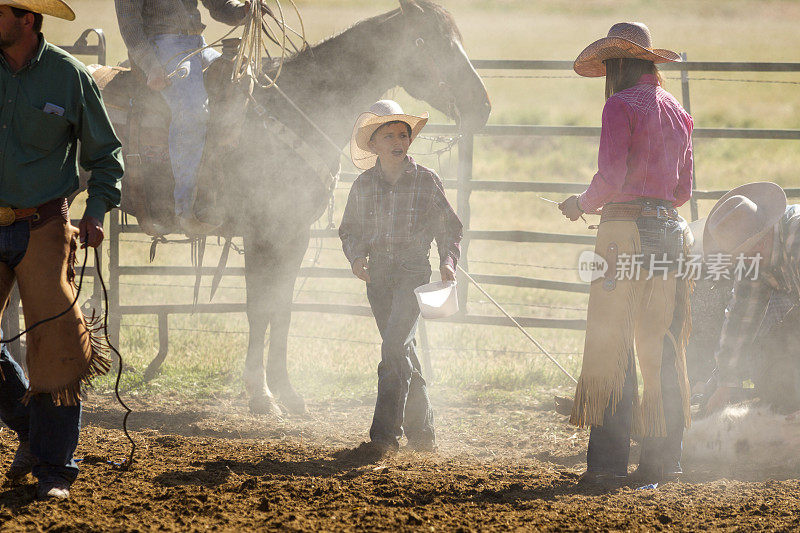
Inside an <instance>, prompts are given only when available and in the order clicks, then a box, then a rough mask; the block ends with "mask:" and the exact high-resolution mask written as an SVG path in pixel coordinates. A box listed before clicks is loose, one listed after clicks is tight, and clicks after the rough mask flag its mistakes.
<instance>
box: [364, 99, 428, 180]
mask: <svg viewBox="0 0 800 533" xmlns="http://www.w3.org/2000/svg"><path fill="white" fill-rule="evenodd" d="M394 121H400V122H405V123H406V124H408V125H409V126H410V127H411V141H412V142H413V141H414V139H415V138H416V136H417V135H419V132H420V131H422V128H423V127H424V126H425V124H426V123H427V122H428V113H423V114H422V115H421V116H415V115H406V114H405V113H404V112H403V108H402V107H400V104H398V103H397V102H395V101H394V100H379V101H377V102H375V103H374V104H372V106H370V108H369V111H367V112H365V113H361V114H360V115H359V116H358V118H357V119H356V125H355V126H354V127H353V136H352V137H351V138H350V158H351V159H352V160H353V164H354V165H355V166H357V167H358V168H360V169H361V170H367V169H370V168H372V167H374V166H375V163H376V162H377V161H378V156H377V154H375V152H373V151H372V150H370V148H369V140H370V138H371V137H372V134H373V133H375V131H376V130H377V129H378V128H380V127H381V126H383V125H384V124H387V123H389V122H394Z"/></svg>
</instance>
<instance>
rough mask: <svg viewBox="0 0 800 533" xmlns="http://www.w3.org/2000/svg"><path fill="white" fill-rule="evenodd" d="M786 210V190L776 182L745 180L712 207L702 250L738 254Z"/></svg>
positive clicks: (769, 227)
mask: <svg viewBox="0 0 800 533" xmlns="http://www.w3.org/2000/svg"><path fill="white" fill-rule="evenodd" d="M785 211H786V193H785V192H784V190H783V189H781V187H780V186H779V185H777V184H775V183H770V182H768V181H760V182H756V183H748V184H746V185H742V186H741V187H736V188H735V189H733V190H731V191H729V192H728V193H727V194H725V196H723V197H722V198H720V199H719V201H718V202H717V203H716V204H715V205H714V207H713V208H712V209H711V212H710V213H709V214H708V219H707V221H706V227H705V230H704V231H703V250H704V251H705V253H706V255H708V254H715V253H725V254H732V255H733V254H738V253H741V252H746V251H748V250H749V249H750V248H752V247H753V245H754V244H756V243H757V242H758V241H759V240H760V239H762V238H763V237H764V236H765V235H766V234H767V232H769V231H772V227H773V226H774V225H775V224H776V223H777V222H778V221H779V220H780V219H781V217H782V216H783V214H784V212H785Z"/></svg>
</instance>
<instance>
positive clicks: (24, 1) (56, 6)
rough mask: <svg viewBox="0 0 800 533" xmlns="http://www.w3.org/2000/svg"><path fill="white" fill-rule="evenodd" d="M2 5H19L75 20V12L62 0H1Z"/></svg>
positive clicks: (21, 7)
mask: <svg viewBox="0 0 800 533" xmlns="http://www.w3.org/2000/svg"><path fill="white" fill-rule="evenodd" d="M0 6H9V7H18V8H20V9H25V10H27V11H33V12H34V13H41V14H42V15H50V16H53V17H58V18H60V19H66V20H75V12H74V11H72V8H70V7H69V6H68V5H67V4H66V3H65V2H62V1H61V0H0Z"/></svg>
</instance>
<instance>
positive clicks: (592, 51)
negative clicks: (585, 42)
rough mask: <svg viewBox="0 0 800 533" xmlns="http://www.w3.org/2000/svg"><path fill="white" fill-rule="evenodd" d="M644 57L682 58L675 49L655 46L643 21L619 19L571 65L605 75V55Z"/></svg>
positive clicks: (582, 72) (594, 75) (583, 71)
mask: <svg viewBox="0 0 800 533" xmlns="http://www.w3.org/2000/svg"><path fill="white" fill-rule="evenodd" d="M615 58H631V59H645V60H647V61H652V62H653V63H667V62H669V61H681V56H679V55H678V54H676V53H675V52H673V51H672V50H664V49H662V48H653V38H652V37H651V36H650V29H649V28H648V27H647V26H645V25H644V24H642V23H641V22H618V23H617V24H614V25H613V26H611V29H610V30H608V36H607V37H603V38H602V39H598V40H597V41H595V42H593V43H592V44H590V45H589V46H587V47H586V48H584V49H583V52H581V53H580V54H579V55H578V59H576V60H575V63H574V64H573V65H572V68H573V69H575V72H577V73H578V74H580V75H581V76H586V77H588V78H597V77H600V76H605V75H606V66H605V64H604V63H603V61H605V60H606V59H615Z"/></svg>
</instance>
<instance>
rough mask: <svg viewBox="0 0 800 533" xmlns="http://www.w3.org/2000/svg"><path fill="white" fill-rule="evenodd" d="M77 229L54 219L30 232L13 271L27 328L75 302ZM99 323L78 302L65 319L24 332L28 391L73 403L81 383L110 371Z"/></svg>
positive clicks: (55, 400)
mask: <svg viewBox="0 0 800 533" xmlns="http://www.w3.org/2000/svg"><path fill="white" fill-rule="evenodd" d="M77 234H78V230H77V229H76V228H75V227H74V226H72V225H71V224H70V223H69V221H67V220H64V219H62V218H60V217H55V218H53V219H51V220H49V221H48V222H46V223H44V224H43V225H41V226H38V227H36V228H35V229H31V232H30V240H29V242H28V249H27V251H26V252H25V257H24V258H23V259H22V261H21V262H20V264H19V265H17V267H16V268H15V269H14V273H15V274H16V277H17V283H18V285H19V293H20V299H21V300H22V307H23V311H24V315H25V326H26V327H30V326H31V325H32V324H35V323H36V322H38V321H40V320H43V319H47V318H50V317H52V316H55V315H58V314H59V313H61V312H63V311H64V310H65V309H67V308H68V307H69V306H70V304H71V303H72V301H73V300H74V299H75V294H76V287H75V270H74V264H75V251H76V249H77ZM97 322H98V321H97V320H87V319H86V318H85V317H84V316H83V313H82V312H81V310H80V308H79V306H78V304H77V303H76V304H75V305H74V306H73V307H72V308H70V310H69V312H68V313H66V314H65V315H64V316H62V317H60V318H58V319H56V320H52V321H50V322H46V323H44V324H41V325H39V326H37V327H36V328H34V329H33V330H32V331H30V332H28V333H27V354H26V362H27V366H28V380H29V387H28V392H27V394H26V395H25V398H24V399H23V401H28V400H29V399H30V397H31V396H32V395H34V394H50V395H51V396H52V398H53V401H54V403H55V404H56V405H76V404H77V403H78V401H79V399H80V391H81V384H82V383H88V382H89V380H90V379H91V378H92V377H94V376H97V375H100V374H104V373H105V372H107V371H108V369H109V368H110V361H109V359H108V358H107V357H106V354H107V340H105V339H104V337H102V335H99V332H98V325H97Z"/></svg>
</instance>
